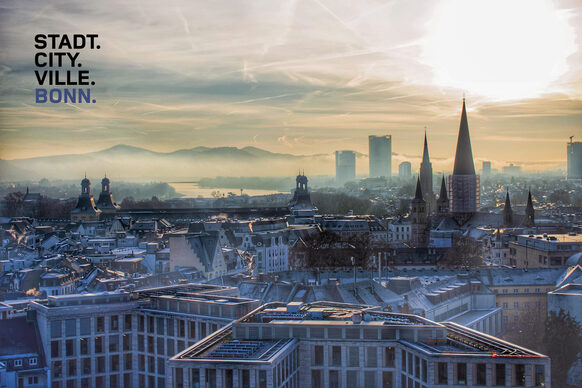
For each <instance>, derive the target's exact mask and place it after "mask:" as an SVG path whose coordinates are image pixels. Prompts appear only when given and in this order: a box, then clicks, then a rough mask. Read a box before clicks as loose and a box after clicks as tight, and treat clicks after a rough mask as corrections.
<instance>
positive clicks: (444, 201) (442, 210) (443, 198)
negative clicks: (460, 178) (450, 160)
mask: <svg viewBox="0 0 582 388" xmlns="http://www.w3.org/2000/svg"><path fill="white" fill-rule="evenodd" d="M437 212H438V215H439V216H440V217H445V216H447V215H448V214H449V196H448V195H447V185H446V184H445V176H444V175H443V178H442V180H441V192H440V194H439V199H438V200H437Z"/></svg>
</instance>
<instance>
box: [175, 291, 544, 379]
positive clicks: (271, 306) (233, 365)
mask: <svg viewBox="0 0 582 388" xmlns="http://www.w3.org/2000/svg"><path fill="white" fill-rule="evenodd" d="M168 368H169V369H170V370H169V371H168V373H167V375H166V376H167V378H168V380H170V381H168V386H169V387H174V388H186V387H200V388H209V387H235V386H236V387H258V388H267V387H273V388H279V387H292V388H297V387H306V388H307V387H310V388H323V387H374V388H375V387H419V388H421V387H422V388H427V387H459V386H515V385H520V386H524V387H538V386H539V387H541V386H549V384H550V381H551V373H550V359H549V358H548V357H547V356H544V355H542V354H539V353H536V352H534V351H532V350H528V349H525V348H522V347H520V346H517V345H514V344H511V343H509V342H506V341H502V340H499V339H497V338H495V337H493V336H490V335H486V334H483V333H480V332H478V331H476V330H472V329H469V328H466V327H464V326H461V325H458V324H455V323H452V322H444V323H436V322H434V321H431V320H429V319H426V318H423V317H421V316H418V315H412V314H396V313H389V312H384V311H381V310H380V308H379V307H376V306H361V305H355V304H345V303H332V302H314V303H309V304H304V303H302V302H290V303H288V304H284V303H268V304H266V305H263V306H261V307H260V308H258V309H256V310H255V311H253V312H251V313H250V314H248V315H246V316H245V317H243V318H241V319H239V320H237V321H235V322H233V323H232V325H228V326H226V327H224V328H223V329H221V330H219V331H217V332H215V333H214V334H212V335H211V336H208V337H206V338H205V339H203V340H202V341H200V342H198V343H197V344H196V345H194V346H192V347H190V348H188V349H187V350H185V351H183V352H181V353H180V354H177V355H176V356H174V357H172V358H171V359H170V361H169V362H168Z"/></svg>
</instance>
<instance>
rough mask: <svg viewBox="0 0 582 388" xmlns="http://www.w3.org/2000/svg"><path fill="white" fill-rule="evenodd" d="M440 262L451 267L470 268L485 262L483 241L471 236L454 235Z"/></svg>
mask: <svg viewBox="0 0 582 388" xmlns="http://www.w3.org/2000/svg"><path fill="white" fill-rule="evenodd" d="M439 264H440V265H442V266H444V267H449V268H451V267H452V268H463V269H466V270H468V269H470V268H474V267H478V266H480V265H482V264H483V257H482V250H481V243H480V242H478V241H476V240H474V239H472V238H471V237H469V236H463V235H461V236H458V237H453V241H452V246H451V248H449V249H448V250H447V251H446V253H445V255H444V257H443V258H442V259H441V260H440V261H439Z"/></svg>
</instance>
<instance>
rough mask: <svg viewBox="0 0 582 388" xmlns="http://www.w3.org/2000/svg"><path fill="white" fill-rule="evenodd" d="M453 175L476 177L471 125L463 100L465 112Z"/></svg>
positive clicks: (460, 127) (460, 128) (462, 117)
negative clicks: (470, 131) (470, 132)
mask: <svg viewBox="0 0 582 388" xmlns="http://www.w3.org/2000/svg"><path fill="white" fill-rule="evenodd" d="M453 175H475V165H474V164H473V151H472V150H471V138H470V136H469V123H468V122H467V109H466V108H465V99H464V98H463V112H462V113H461V124H460V126H459V137H458V138H457V152H456V154H455V167H454V169H453Z"/></svg>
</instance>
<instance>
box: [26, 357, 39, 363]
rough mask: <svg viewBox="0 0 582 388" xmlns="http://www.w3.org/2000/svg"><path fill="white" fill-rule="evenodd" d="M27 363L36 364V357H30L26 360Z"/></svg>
mask: <svg viewBox="0 0 582 388" xmlns="http://www.w3.org/2000/svg"><path fill="white" fill-rule="evenodd" d="M28 364H29V365H36V364H38V360H37V359H36V357H32V358H30V359H29V360H28Z"/></svg>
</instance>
